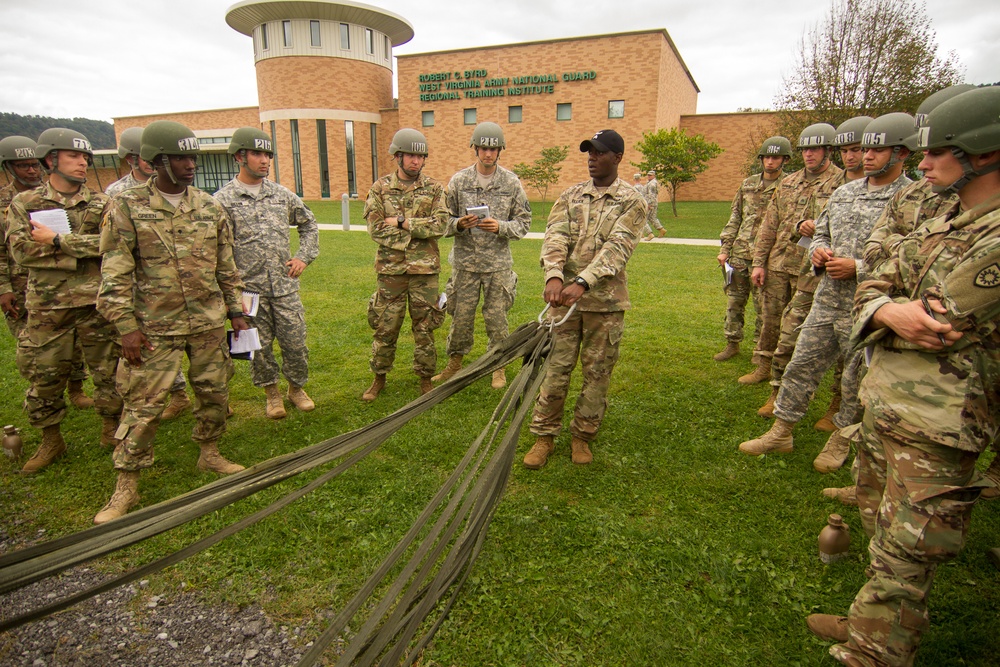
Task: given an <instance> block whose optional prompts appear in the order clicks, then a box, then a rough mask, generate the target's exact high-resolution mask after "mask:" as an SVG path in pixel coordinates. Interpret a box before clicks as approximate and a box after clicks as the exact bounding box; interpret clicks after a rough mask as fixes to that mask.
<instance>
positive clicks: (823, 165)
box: [806, 146, 830, 176]
mask: <svg viewBox="0 0 1000 667" xmlns="http://www.w3.org/2000/svg"><path fill="white" fill-rule="evenodd" d="M829 161H830V149H829V148H827V147H826V146H824V147H823V161H822V162H820V163H819V166H818V167H816V168H815V169H810V168H809V167H806V172H808V173H809V175H811V176H815V175H816V174H822V173H823V170H824V169H825V168H826V164H827V163H828V162H829Z"/></svg>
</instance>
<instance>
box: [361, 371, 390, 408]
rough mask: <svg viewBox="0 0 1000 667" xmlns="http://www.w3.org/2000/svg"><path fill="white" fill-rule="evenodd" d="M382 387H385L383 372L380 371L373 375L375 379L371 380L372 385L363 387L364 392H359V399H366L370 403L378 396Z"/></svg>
mask: <svg viewBox="0 0 1000 667" xmlns="http://www.w3.org/2000/svg"><path fill="white" fill-rule="evenodd" d="M383 389H385V373H380V374H378V375H376V376H375V381H374V382H372V386H370V387H368V388H367V389H365V393H363V394H361V400H362V401H368V402H369V403H370V402H371V401H374V400H375V399H376V398H378V395H379V394H380V393H382V390H383Z"/></svg>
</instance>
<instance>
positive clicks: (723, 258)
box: [716, 252, 729, 266]
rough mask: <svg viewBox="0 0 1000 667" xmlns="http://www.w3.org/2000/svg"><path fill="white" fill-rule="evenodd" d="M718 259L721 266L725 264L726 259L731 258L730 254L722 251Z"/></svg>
mask: <svg viewBox="0 0 1000 667" xmlns="http://www.w3.org/2000/svg"><path fill="white" fill-rule="evenodd" d="M716 259H717V260H719V266H725V264H726V260H727V259H729V255H727V254H726V253H724V252H720V253H719V256H718V257H716Z"/></svg>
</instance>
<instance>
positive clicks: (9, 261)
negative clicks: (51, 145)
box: [0, 183, 28, 295]
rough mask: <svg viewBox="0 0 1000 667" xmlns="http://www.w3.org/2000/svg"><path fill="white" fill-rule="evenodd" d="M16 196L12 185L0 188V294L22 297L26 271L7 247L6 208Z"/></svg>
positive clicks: (26, 285)
mask: <svg viewBox="0 0 1000 667" xmlns="http://www.w3.org/2000/svg"><path fill="white" fill-rule="evenodd" d="M16 194H17V188H15V187H14V184H13V183H11V184H9V185H7V186H5V187H3V188H0V239H2V242H0V294H7V293H8V292H13V293H14V294H19V295H23V294H24V292H25V290H26V289H27V288H28V270H27V269H25V268H23V267H21V265H20V264H18V263H17V262H15V261H14V256H13V255H11V253H10V248H9V247H8V246H7V207H8V206H10V201H11V200H12V199H13V198H14V195H16Z"/></svg>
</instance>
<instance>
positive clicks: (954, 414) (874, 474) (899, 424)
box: [807, 86, 1000, 666]
mask: <svg viewBox="0 0 1000 667" xmlns="http://www.w3.org/2000/svg"><path fill="white" fill-rule="evenodd" d="M919 148H920V149H922V150H923V151H924V158H923V160H922V161H921V163H920V166H919V168H920V169H921V170H922V171H923V172H924V176H925V178H927V179H928V181H930V183H931V184H932V186H933V187H934V189H935V190H936V191H940V192H944V191H949V190H950V191H952V192H956V193H957V194H958V197H959V199H960V201H961V204H960V207H959V208H957V209H954V210H951V211H949V212H948V213H947V214H945V215H943V216H941V217H938V218H935V219H934V220H931V221H929V222H928V223H926V224H924V225H921V226H919V227H917V228H916V229H915V230H914V231H913V232H912V233H911V234H909V235H908V236H906V237H905V238H904V239H903V240H902V241H901V242H900V243H899V245H898V247H897V248H896V251H895V252H894V254H893V256H892V257H891V258H890V259H889V260H887V261H886V262H885V263H884V264H883V265H882V266H881V267H880V269H879V270H878V271H877V272H876V273H875V274H874V275H873V276H872V279H871V280H869V281H866V282H864V283H862V284H861V285H860V286H859V288H858V292H857V295H856V297H855V300H854V318H855V325H854V330H853V332H852V336H851V338H852V342H854V343H856V344H857V345H858V347H862V346H867V347H869V348H870V349H871V364H870V366H869V369H868V373H867V375H866V376H865V379H864V380H863V381H862V383H861V400H862V402H863V403H864V406H865V410H866V412H865V419H864V421H863V425H862V429H863V431H864V432H865V436H866V437H864V438H862V441H863V442H864V443H865V447H862V448H861V450H860V451H859V453H858V463H859V470H858V477H857V479H858V484H859V500H861V498H862V493H861V490H862V486H868V487H870V488H871V490H872V491H873V493H871V494H865V495H868V496H869V497H875V498H879V505H878V513H877V519H876V522H875V533H874V537H873V538H872V540H871V542H870V544H869V548H868V551H869V554H870V557H871V563H870V566H869V571H870V572H871V578H870V579H869V580H868V581H867V583H865V585H864V586H863V587H862V588H861V590H860V591H859V592H858V594H857V595H856V596H855V598H854V602H853V604H852V605H851V607H850V610H849V612H848V615H847V617H846V618H845V617H838V616H833V615H828V614H813V615H811V616H810V617H809V618H808V620H807V622H808V625H809V628H810V630H812V631H813V632H814V633H815V634H817V635H819V636H820V637H822V638H823V639H827V640H831V641H837V642H839V643H838V644H835V645H834V646H832V647H831V648H830V654H831V655H832V656H833V657H834V658H836V659H837V660H838V661H840V662H841V663H843V664H845V665H878V666H881V665H911V664H913V660H914V657H915V654H916V651H917V647H918V646H919V644H920V639H921V636H922V635H923V633H924V632H925V631H926V630H927V629H928V627H929V625H930V618H929V614H928V610H927V598H928V596H929V594H930V589H931V585H932V583H933V581H934V575H935V573H936V571H937V569H938V567H940V566H941V565H943V564H945V563H947V562H948V561H950V560H952V559H953V558H955V557H956V556H957V555H958V554H959V553H960V552H961V549H962V547H963V545H964V542H965V536H966V533H967V531H968V529H969V524H970V520H971V516H972V510H973V507H974V506H975V504H976V501H977V500H978V498H979V496H980V492H981V490H982V489H983V488H984V487H985V486H988V485H990V484H991V483H990V482H986V481H984V480H982V479H981V478H980V477H979V473H978V472H977V471H976V460H977V459H978V458H979V455H980V454H981V453H982V451H983V450H984V449H986V448H987V447H988V446H990V444H992V443H993V442H995V441H996V440H997V439H998V437H1000V431H998V428H1000V426H998V425H1000V411H998V406H1000V402H998V401H997V400H996V397H997V395H998V394H1000V352H998V350H1000V332H998V325H1000V305H998V304H1000V266H998V263H997V257H998V256H1000V87H996V86H991V87H986V88H980V89H976V90H972V91H968V92H965V93H962V94H960V95H958V96H956V97H954V98H952V99H950V100H948V101H946V102H944V103H942V104H941V105H939V106H938V107H936V108H935V109H934V110H933V111H931V112H930V114H928V118H927V121H926V126H925V127H923V128H921V130H920V139H919ZM869 446H873V447H876V448H877V449H878V450H879V451H878V452H871V451H869V450H868V447H869Z"/></svg>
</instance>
